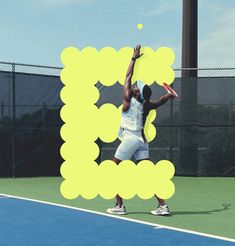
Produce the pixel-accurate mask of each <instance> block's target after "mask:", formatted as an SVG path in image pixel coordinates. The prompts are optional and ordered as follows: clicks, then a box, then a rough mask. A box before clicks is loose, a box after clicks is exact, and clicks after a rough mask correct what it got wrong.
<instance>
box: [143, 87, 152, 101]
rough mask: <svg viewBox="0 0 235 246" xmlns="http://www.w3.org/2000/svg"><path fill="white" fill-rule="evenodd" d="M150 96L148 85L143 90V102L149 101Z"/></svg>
mask: <svg viewBox="0 0 235 246" xmlns="http://www.w3.org/2000/svg"><path fill="white" fill-rule="evenodd" d="M151 96H152V90H151V88H150V87H149V86H148V85H145V86H144V88H143V98H144V100H145V101H149V99H150V97H151Z"/></svg>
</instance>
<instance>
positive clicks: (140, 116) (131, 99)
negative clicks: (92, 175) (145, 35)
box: [107, 45, 177, 215]
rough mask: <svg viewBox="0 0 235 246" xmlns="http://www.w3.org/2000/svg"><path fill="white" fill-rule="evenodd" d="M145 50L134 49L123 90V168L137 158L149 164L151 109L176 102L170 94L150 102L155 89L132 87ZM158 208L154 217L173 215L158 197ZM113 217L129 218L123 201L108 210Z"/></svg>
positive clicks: (120, 154) (119, 157)
mask: <svg viewBox="0 0 235 246" xmlns="http://www.w3.org/2000/svg"><path fill="white" fill-rule="evenodd" d="M140 49H141V46H140V45H137V46H136V47H135V48H134V53H133V56H132V58H131V62H130V65H129V67H128V70H127V73H126V80H125V84H124V88H123V93H124V94H123V108H122V120H121V127H120V130H119V136H120V138H121V139H122V142H121V144H120V145H119V147H118V148H117V150H116V153H115V156H114V158H113V161H114V162H115V163H116V164H119V163H120V162H121V161H123V160H131V158H132V157H133V156H134V157H135V159H136V161H137V163H138V162H139V161H142V160H149V145H148V142H147V141H146V138H145V135H144V125H145V121H146V118H147V116H148V113H149V111H150V110H151V109H157V108H158V107H160V106H161V105H163V104H164V103H166V102H167V101H168V100H169V99H170V98H174V97H175V96H176V95H177V94H175V93H174V91H173V90H172V91H169V92H168V93H167V94H165V95H164V96H162V97H160V99H159V100H157V101H150V97H151V95H152V91H151V88H150V87H149V86H148V85H144V84H143V83H142V82H141V81H137V86H133V87H131V78H132V75H133V73H134V66H135V62H136V60H137V59H139V58H140V57H141V56H142V55H143V54H140ZM156 198H157V200H158V206H157V208H156V210H154V211H151V213H152V214H153V215H169V214H170V210H169V208H168V206H167V205H166V204H165V201H164V200H163V199H161V198H159V197H157V196H156ZM107 212H108V213H110V214H119V215H122V214H126V208H125V206H124V205H123V199H122V198H121V197H120V196H119V195H117V196H116V205H115V206H114V207H113V208H109V209H107Z"/></svg>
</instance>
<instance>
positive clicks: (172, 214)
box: [127, 203, 231, 217]
mask: <svg viewBox="0 0 235 246" xmlns="http://www.w3.org/2000/svg"><path fill="white" fill-rule="evenodd" d="M230 206H231V204H229V203H223V204H222V208H219V209H212V210H206V211H172V212H171V215H168V216H175V215H189V214H212V213H217V212H222V211H225V210H228V209H230ZM127 214H146V215H149V214H150V213H149V212H129V213H127ZM168 216H167V217H168Z"/></svg>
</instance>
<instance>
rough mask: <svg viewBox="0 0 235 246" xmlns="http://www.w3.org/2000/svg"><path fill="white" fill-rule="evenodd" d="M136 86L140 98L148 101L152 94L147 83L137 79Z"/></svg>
mask: <svg viewBox="0 0 235 246" xmlns="http://www.w3.org/2000/svg"><path fill="white" fill-rule="evenodd" d="M137 88H138V89H139V96H140V99H142V100H145V101H149V99H150V97H151V95H152V90H151V88H150V87H149V86H148V85H145V84H144V83H142V81H140V80H138V81H137Z"/></svg>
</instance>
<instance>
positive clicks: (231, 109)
mask: <svg viewBox="0 0 235 246" xmlns="http://www.w3.org/2000/svg"><path fill="white" fill-rule="evenodd" d="M232 115H233V101H230V103H229V115H228V122H229V124H230V125H231V124H232Z"/></svg>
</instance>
